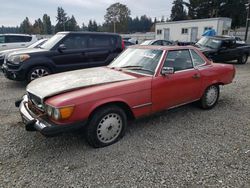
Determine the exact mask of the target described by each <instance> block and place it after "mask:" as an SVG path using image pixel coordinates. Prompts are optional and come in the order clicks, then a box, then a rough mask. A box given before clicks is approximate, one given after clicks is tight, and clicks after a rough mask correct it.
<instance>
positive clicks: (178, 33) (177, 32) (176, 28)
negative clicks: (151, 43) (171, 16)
mask: <svg viewBox="0 0 250 188" xmlns="http://www.w3.org/2000/svg"><path fill="white" fill-rule="evenodd" d="M229 25H230V27H231V19H203V20H185V21H179V22H165V23H158V24H157V25H156V31H155V35H156V39H164V29H169V31H170V34H169V40H173V41H181V42H194V41H191V28H193V27H196V28H198V34H197V39H200V38H201V37H202V34H203V33H204V31H205V28H206V27H209V28H213V29H215V31H216V32H217V34H218V35H222V34H223V30H229V28H230V27H229V28H227V27H228V26H229ZM183 28H186V29H188V33H187V34H182V29H183ZM157 30H162V32H161V34H159V31H157ZM157 33H158V34H157Z"/></svg>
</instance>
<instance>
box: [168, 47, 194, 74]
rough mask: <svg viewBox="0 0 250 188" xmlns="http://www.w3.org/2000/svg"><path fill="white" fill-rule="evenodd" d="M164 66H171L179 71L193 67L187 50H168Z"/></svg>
mask: <svg viewBox="0 0 250 188" xmlns="http://www.w3.org/2000/svg"><path fill="white" fill-rule="evenodd" d="M164 67H173V68H174V71H181V70H186V69H191V68H193V63H192V60H191V56H190V53H189V50H175V51H169V52H168V54H167V58H166V60H165V63H164Z"/></svg>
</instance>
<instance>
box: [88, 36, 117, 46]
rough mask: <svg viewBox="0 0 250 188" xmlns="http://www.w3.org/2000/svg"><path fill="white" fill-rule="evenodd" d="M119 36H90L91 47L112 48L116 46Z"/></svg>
mask: <svg viewBox="0 0 250 188" xmlns="http://www.w3.org/2000/svg"><path fill="white" fill-rule="evenodd" d="M116 43H117V38H116V37H114V36H105V35H95V36H90V38H89V47H90V48H112V47H115V46H116Z"/></svg>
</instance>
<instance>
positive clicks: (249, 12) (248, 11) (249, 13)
mask: <svg viewBox="0 0 250 188" xmlns="http://www.w3.org/2000/svg"><path fill="white" fill-rule="evenodd" d="M246 6H247V20H246V22H247V23H246V33H245V41H247V38H248V28H249V20H250V0H248V4H246Z"/></svg>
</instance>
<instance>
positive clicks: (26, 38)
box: [6, 35, 32, 43]
mask: <svg viewBox="0 0 250 188" xmlns="http://www.w3.org/2000/svg"><path fill="white" fill-rule="evenodd" d="M31 39H32V37H29V36H14V35H8V36H6V43H16V42H30V41H31Z"/></svg>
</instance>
